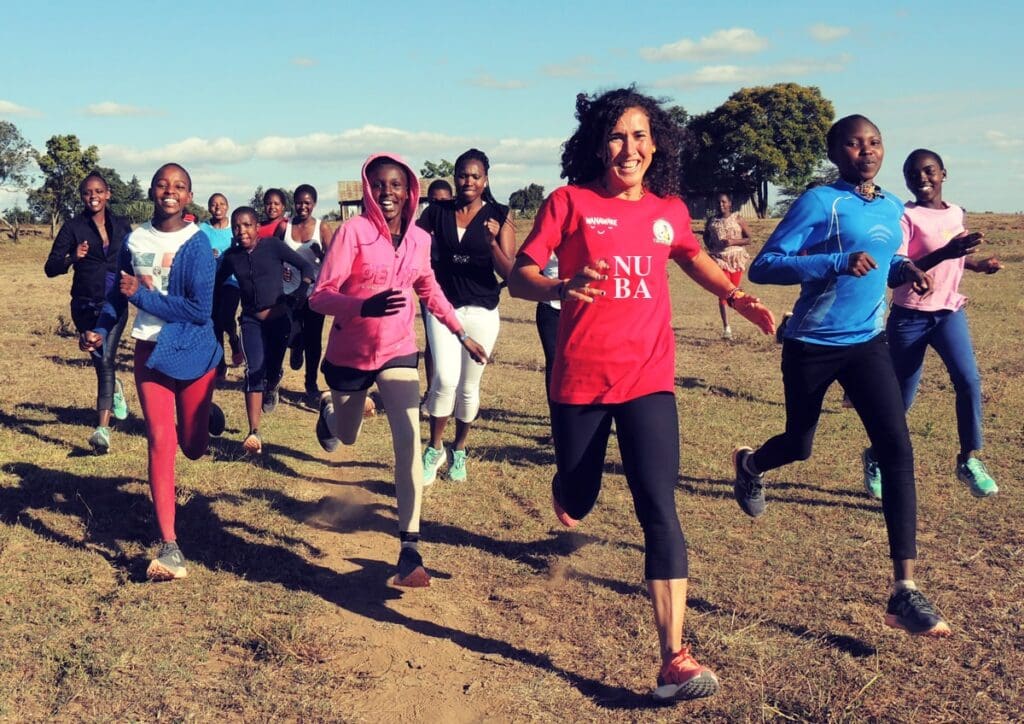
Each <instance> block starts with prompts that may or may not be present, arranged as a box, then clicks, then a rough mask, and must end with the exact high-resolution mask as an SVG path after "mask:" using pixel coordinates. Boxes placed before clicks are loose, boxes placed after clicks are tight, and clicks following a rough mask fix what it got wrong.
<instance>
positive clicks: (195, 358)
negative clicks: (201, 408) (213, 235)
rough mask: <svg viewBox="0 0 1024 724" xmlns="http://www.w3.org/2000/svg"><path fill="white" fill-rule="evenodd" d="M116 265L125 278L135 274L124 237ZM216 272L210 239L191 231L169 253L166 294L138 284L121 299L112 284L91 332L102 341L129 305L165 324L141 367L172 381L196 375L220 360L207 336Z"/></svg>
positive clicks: (216, 346) (217, 349) (219, 351)
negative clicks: (147, 358)
mask: <svg viewBox="0 0 1024 724" xmlns="http://www.w3.org/2000/svg"><path fill="white" fill-rule="evenodd" d="M118 266H119V268H120V269H121V270H122V271H124V272H125V273H127V274H134V273H135V269H134V267H133V266H132V254H131V237H130V236H129V238H128V240H127V241H126V243H125V244H124V245H123V246H122V247H121V258H120V262H119V265H118ZM216 271H217V263H216V260H215V259H214V256H213V249H212V248H211V247H210V240H209V239H208V238H207V236H206V234H204V233H203V232H202V231H199V232H196V233H195V234H193V235H192V236H191V237H190V238H189V239H188V240H187V241H186V242H185V243H184V244H182V245H181V247H180V248H179V249H178V252H177V253H176V254H175V255H174V262H173V263H172V264H171V273H170V277H169V279H168V280H167V294H161V293H160V292H158V291H156V290H155V289H146V288H145V287H141V286H140V287H139V289H138V291H137V292H135V294H133V295H132V296H130V297H126V296H125V295H123V294H121V292H120V289H119V288H118V284H116V283H115V284H114V288H113V289H112V290H111V291H110V294H108V295H107V300H106V303H105V304H104V305H103V312H102V313H101V314H100V318H99V320H98V321H97V322H96V329H95V331H96V332H98V333H99V334H100V336H102V337H103V340H104V342H106V339H107V333H108V332H109V331H110V329H111V327H113V325H114V322H115V321H116V320H117V319H118V316H119V314H120V313H122V312H123V311H124V310H125V307H126V306H127V304H128V302H131V303H132V304H134V305H135V306H136V307H138V308H139V309H142V310H145V311H147V312H149V313H150V314H153V315H155V316H157V317H159V318H160V319H162V320H164V322H165V324H164V326H163V328H162V329H161V330H160V334H159V336H158V337H157V338H156V348H155V349H154V350H153V354H151V355H150V357H149V361H148V362H147V363H146V366H147V367H149V368H150V369H153V370H156V371H157V372H162V373H163V374H165V375H167V376H168V377H171V378H173V379H176V380H194V379H197V378H199V377H202V376H203V375H205V374H206V373H207V372H209V371H210V370H211V369H213V368H214V367H216V366H217V363H219V362H220V360H221V358H222V357H223V356H224V351H223V349H222V348H221V346H220V345H219V344H217V339H216V337H215V336H214V334H213V320H212V319H211V317H210V313H211V311H212V309H213V281H214V276H215V274H216Z"/></svg>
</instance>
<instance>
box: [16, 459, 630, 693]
mask: <svg viewBox="0 0 1024 724" xmlns="http://www.w3.org/2000/svg"><path fill="white" fill-rule="evenodd" d="M2 469H3V471H4V472H5V473H7V474H10V475H14V476H17V477H18V479H19V485H18V486H16V487H14V486H6V487H0V520H2V521H4V522H5V523H9V524H18V525H22V526H24V527H26V528H28V529H29V530H32V531H33V532H34V533H36V534H37V535H39V536H40V537H42V538H45V539H47V540H50V541H53V542H56V543H59V544H60V545H64V546H67V547H70V548H77V549H80V550H88V551H94V552H97V553H99V554H100V555H101V556H102V557H103V558H105V559H106V560H107V561H109V562H110V563H111V564H112V565H114V566H117V567H118V568H120V569H122V570H124V571H126V572H127V574H128V577H129V578H130V579H132V580H135V581H139V580H142V579H143V577H144V570H145V565H146V563H147V562H146V561H145V560H141V561H140V560H139V559H138V558H135V557H131V556H129V555H128V554H126V553H125V550H124V545H125V543H126V542H129V541H137V540H149V539H150V538H151V535H152V533H151V531H152V530H153V525H152V515H151V512H152V505H151V504H150V501H149V498H148V496H146V495H144V494H142V493H133V492H128V491H125V490H124V489H123V487H124V486H125V485H126V484H129V483H134V482H136V481H135V480H133V479H131V478H127V477H98V476H88V477H85V476H79V475H75V474H73V473H68V472H64V471H60V470H51V469H47V468H43V467H40V466H37V465H33V464H30V463H9V464H7V465H4V466H3V468H2ZM250 492H253V493H255V492H257V491H250ZM259 493H260V496H261V497H263V498H264V499H269V500H271V501H272V502H274V499H275V498H276V499H277V500H276V503H274V504H275V505H276V506H277V507H278V508H279V509H281V510H284V511H286V514H290V513H295V512H298V511H301V506H299V505H296V501H291V500H290V499H289V498H288V496H286V495H283V494H282V493H280V492H278V491H274V490H263V491H259ZM224 500H231V501H234V502H237V503H244V500H242V499H240V498H238V496H213V497H211V496H205V495H202V494H199V493H195V492H193V494H192V495H191V496H190V497H189V499H188V501H187V502H186V503H185V504H184V505H180V506H179V508H178V514H177V521H178V525H177V528H178V531H179V540H180V541H181V544H182V548H183V552H184V553H185V555H186V557H187V558H189V559H191V560H193V561H196V562H197V563H201V564H202V565H203V566H205V567H206V568H208V569H211V570H220V571H225V572H228V573H232V574H235V575H238V576H240V577H244V578H245V579H246V580H248V581H255V582H269V583H276V584H278V585H281V586H283V587H285V588H287V589H290V590H295V591H302V592H308V593H312V594H314V595H316V596H319V597H321V598H322V599H323V600H325V601H327V602H329V603H331V604H334V605H336V606H338V607H339V608H342V609H345V610H347V611H350V612H352V613H354V614H356V615H358V616H362V617H363V618H366V619H367V620H370V621H376V622H381V623H392V624H396V625H399V626H403V627H405V628H407V629H408V630H410V631H414V632H416V633H419V634H421V635H424V636H430V637H432V638H437V639H443V640H449V641H453V642H455V643H456V644H458V645H460V646H462V647H464V648H466V649H468V650H470V651H474V652H476V653H479V654H495V655H498V656H502V657H504V658H507V659H509V660H511V661H516V662H519V663H522V664H526V665H528V666H533V667H536V668H539V669H543V670H545V671H549V672H552V673H555V674H557V675H559V676H561V677H563V678H564V679H566V680H567V681H569V682H571V683H572V684H573V685H574V686H576V687H577V688H578V689H579V690H580V692H582V693H583V694H584V695H585V696H588V697H590V698H592V699H593V700H594V701H595V702H596V703H597V704H598V705H600V706H604V707H608V708H613V709H635V708H640V707H646V706H649V700H648V699H647V698H646V697H644V696H641V695H639V694H637V693H635V692H633V691H630V690H628V689H625V688H623V687H615V686H609V685H607V684H604V683H602V682H600V681H596V680H594V679H591V678H588V677H586V676H583V675H581V674H578V673H576V672H574V671H569V670H566V669H563V668H561V667H559V666H557V665H555V664H554V663H553V662H552V661H551V659H550V658H549V657H548V656H546V655H544V654H539V653H536V652H534V651H530V650H529V649H525V648H522V647H519V646H515V645H513V644H511V643H509V642H507V641H502V640H499V639H494V638H491V637H488V636H483V635H479V634H475V633H472V632H468V631H462V630H459V629H456V628H452V627H450V626H445V625H443V624H441V623H438V622H435V621H427V620H423V619H417V618H413V617H411V616H407V615H404V614H401V613H399V612H397V611H394V610H392V609H391V608H390V607H388V605H387V603H388V601H391V600H394V599H396V598H399V597H401V596H402V595H404V594H403V593H402V592H401V591H399V590H397V589H395V588H392V587H391V586H389V585H388V580H389V578H390V576H391V575H392V574H393V573H394V569H393V566H392V564H390V563H385V562H383V561H378V560H370V559H365V558H350V559H347V560H348V562H349V563H351V564H353V565H355V566H356V567H357V569H356V570H354V571H351V572H348V573H342V574H339V573H337V572H336V571H334V570H332V569H331V568H327V567H325V566H321V565H318V564H316V563H311V562H310V561H308V560H306V559H305V558H303V557H302V556H301V555H299V554H298V553H296V552H295V551H294V550H290V549H288V548H286V547H283V546H282V545H281V544H282V543H285V544H288V545H290V547H291V548H297V547H303V548H305V549H307V550H308V551H310V552H312V553H313V555H314V556H318V555H322V554H321V553H320V551H319V550H318V549H316V548H314V547H312V546H309V545H308V544H306V543H304V542H303V541H296V540H295V539H291V538H283V537H280V536H273V535H272V534H268V532H266V531H262V530H259V529H254V528H253V527H252V526H249V525H247V524H245V523H240V522H237V521H225V520H223V519H222V518H220V517H219V516H218V515H217V514H216V513H214V511H213V505H214V503H217V502H222V501H224ZM385 507H387V508H390V506H379V507H375V508H372V509H371V511H372V512H371V515H372V517H374V518H380V519H381V521H383V520H385V519H384V516H383V515H382V514H381V511H382V509H383V508H385ZM35 509H48V510H51V511H53V512H57V513H61V514H63V515H67V516H71V517H75V518H78V519H80V520H81V521H82V522H83V523H84V527H85V529H86V534H85V537H84V540H82V539H79V538H77V537H72V536H69V535H66V534H64V533H62V532H60V531H57V530H54V529H53V528H51V527H49V526H48V525H47V524H46V523H44V522H42V521H41V520H38V519H37V518H36V517H35V516H34V515H33V510H35ZM96 511H100V515H96ZM386 520H387V524H388V525H387V527H388V529H391V530H393V528H394V521H393V519H386ZM381 521H378V522H377V523H371V525H375V526H383V522H381ZM365 524H366V521H365V519H364V520H363V523H362V525H361V526H360V527H361V528H365ZM442 528H447V527H446V526H442ZM239 530H241V531H245V532H246V533H247V534H248V535H249V536H251V537H268V536H269V537H271V538H273V539H275V544H267V543H263V542H253V541H252V540H246V539H244V538H242V537H241V536H240V535H237V534H235V532H234V531H239ZM447 530H448V535H449V536H451V537H454V538H456V539H458V538H460V537H461V535H462V532H461V531H458V530H457V529H454V528H448V529H447ZM568 535H569V534H562V535H556V536H554V537H553V538H552V539H550V540H549V541H548V548H547V549H548V550H551V551H560V550H568V549H571V547H572V545H573V544H571V543H569V542H567V541H566V538H567V536H568ZM475 538H476V536H472V537H471V538H470V539H475ZM489 540H490V541H491V544H492V545H497V544H498V542H497V541H493V539H489ZM529 547H532V546H529ZM527 548H528V545H527V544H522V545H521V546H520V547H519V549H518V550H520V551H523V552H525V551H526V550H527ZM535 554H536V551H534V552H533V554H531V555H535ZM444 575H445V574H444V573H443V572H442V574H441V576H440V577H444ZM158 585H170V584H158ZM178 585H187V583H183V584H178Z"/></svg>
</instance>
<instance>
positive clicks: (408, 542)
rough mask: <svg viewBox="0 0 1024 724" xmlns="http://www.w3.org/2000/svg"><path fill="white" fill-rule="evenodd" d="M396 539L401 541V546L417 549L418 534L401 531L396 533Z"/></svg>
mask: <svg viewBox="0 0 1024 724" xmlns="http://www.w3.org/2000/svg"><path fill="white" fill-rule="evenodd" d="M398 540H400V541H401V542H402V546H401V547H402V548H412V549H413V550H417V549H418V545H417V544H418V543H419V542H420V534H419V533H410V532H408V531H401V532H400V533H399V534H398Z"/></svg>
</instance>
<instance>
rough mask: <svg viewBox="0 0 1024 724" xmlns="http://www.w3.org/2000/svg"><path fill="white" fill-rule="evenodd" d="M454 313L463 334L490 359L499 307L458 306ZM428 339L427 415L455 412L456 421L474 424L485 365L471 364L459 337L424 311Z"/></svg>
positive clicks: (496, 333)
mask: <svg viewBox="0 0 1024 724" xmlns="http://www.w3.org/2000/svg"><path fill="white" fill-rule="evenodd" d="M455 313H456V314H457V315H458V317H459V321H460V322H461V323H462V328H463V329H464V330H465V331H466V334H468V335H469V336H470V337H472V338H473V339H475V340H476V341H477V342H479V343H480V344H481V345H482V346H483V348H484V350H485V351H486V352H487V355H488V356H490V354H491V352H492V351H493V350H494V343H495V342H496V341H497V340H498V329H499V328H500V327H501V317H500V316H499V315H498V308H497V307H495V308H494V309H485V308H484V307H458V308H456V310H455ZM427 336H428V337H429V338H430V352H431V354H433V355H434V377H433V378H432V379H431V380H430V395H428V396H427V412H428V413H429V414H430V415H431V416H432V417H451V416H452V414H453V413H454V415H455V419H456V420H460V421H462V422H473V420H475V419H476V416H477V413H478V412H480V378H481V377H483V374H484V365H482V364H477V363H476V362H474V361H473V358H472V357H470V356H469V352H467V351H466V350H465V349H464V348H463V346H462V343H461V342H459V338H458V337H456V336H455V335H454V334H452V333H451V331H450V330H449V329H448V328H447V327H446V326H444V324H442V323H441V322H440V321H438V319H437V318H436V317H434V315H432V314H431V313H430V312H427Z"/></svg>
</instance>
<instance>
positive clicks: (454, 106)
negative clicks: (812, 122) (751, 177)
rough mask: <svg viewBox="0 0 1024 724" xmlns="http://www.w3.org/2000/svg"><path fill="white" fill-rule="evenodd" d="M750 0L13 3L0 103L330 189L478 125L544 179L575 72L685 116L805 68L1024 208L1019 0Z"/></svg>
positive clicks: (128, 148)
mask: <svg viewBox="0 0 1024 724" xmlns="http://www.w3.org/2000/svg"><path fill="white" fill-rule="evenodd" d="M743 5H745V4H736V5H735V6H728V7H727V6H720V5H718V4H717V3H700V4H696V3H685V2H677V3H669V2H649V3H642V2H638V3H624V2H621V0H620V2H614V3H612V2H589V3H588V2H580V3H574V4H571V5H570V4H569V3H557V2H534V1H533V0H521V1H520V2H518V3H508V4H501V5H498V4H491V3H481V2H477V3H468V2H458V1H456V2H445V3H434V4H431V3H422V2H419V3H411V2H402V1H395V2H391V3H348V2H345V3H336V2H330V3H327V2H324V3H320V2H304V3H288V2H280V1H279V2H274V3H261V2H247V3H241V2H232V1H225V2H221V3H217V4H210V3H206V2H190V1H187V0H186V1H183V2H177V3H170V4H166V5H164V4H157V5H149V4H148V3H145V4H143V3H137V2H132V3H123V2H105V3H100V4H97V5H89V6H86V5H81V4H80V3H70V2H63V1H61V2H52V3H48V4H47V6H46V12H45V18H44V16H43V14H42V13H41V12H40V6H36V5H34V3H26V2H21V3H17V4H14V5H13V7H9V8H7V9H6V10H5V18H4V23H3V25H2V26H0V47H2V48H3V49H4V56H5V58H6V63H5V65H6V66H7V68H6V69H5V72H4V80H3V83H2V84H0V118H4V119H6V120H9V121H12V122H13V123H15V124H16V125H17V126H18V127H19V129H20V130H21V131H22V133H23V135H25V137H26V138H27V139H28V140H29V141H30V142H31V143H33V145H35V146H36V147H37V148H42V147H43V146H44V144H45V142H46V139H48V138H49V137H50V136H52V135H54V134H64V133H74V134H76V135H77V136H78V137H79V138H80V139H81V141H82V143H83V144H84V145H90V144H95V145H96V146H98V147H99V149H100V155H101V156H100V160H101V164H102V165H104V166H112V167H114V168H116V169H117V170H118V172H119V173H120V174H121V175H122V177H124V178H125V180H127V179H129V178H130V177H131V176H132V174H137V175H138V176H139V177H140V178H141V179H143V180H144V181H146V180H148V178H149V176H150V175H151V174H152V172H153V171H154V170H155V169H156V167H157V166H159V165H160V164H161V163H163V162H165V161H172V160H173V161H179V162H181V163H183V164H184V165H185V166H186V167H187V168H188V169H189V170H190V171H191V172H192V175H193V178H194V181H195V194H196V199H197V201H199V202H200V203H203V202H204V201H205V199H206V197H207V196H209V194H210V193H212V192H214V191H222V192H224V193H226V194H227V196H228V198H229V200H230V202H231V204H232V206H234V205H238V204H241V203H244V202H245V201H247V200H248V198H249V197H250V196H251V193H252V190H253V189H254V188H255V187H256V186H257V185H262V186H264V187H269V186H284V187H288V188H294V187H295V186H296V185H297V184H299V183H304V182H305V183H312V184H313V185H315V186H316V187H317V188H318V189H319V191H320V208H321V209H322V210H327V209H334V208H336V206H335V201H336V193H335V182H336V181H337V180H339V179H351V178H357V177H358V173H359V168H360V166H361V164H362V161H363V159H365V157H366V156H367V155H368V154H369V153H371V152H376V151H390V152H396V153H400V154H402V155H404V156H405V157H406V158H407V159H408V160H409V161H410V162H411V163H412V164H413V165H415V166H416V167H417V168H419V167H420V166H421V165H422V162H423V161H425V160H437V159H439V158H442V157H443V158H447V159H449V160H454V158H455V157H456V156H457V155H458V154H459V153H460V152H461V151H463V150H465V149H466V148H468V147H470V146H476V147H479V148H481V149H483V150H484V151H485V152H487V153H488V155H489V156H490V158H491V164H492V166H491V174H490V176H491V184H492V186H493V187H494V189H495V192H496V194H497V195H498V196H499V198H501V197H505V196H507V195H508V194H509V193H510V192H511V191H513V190H515V189H517V188H520V187H522V186H524V185H526V184H527V183H530V182H536V183H540V184H542V185H543V186H544V187H545V188H546V189H547V190H548V191H550V190H552V189H553V188H554V187H556V186H557V185H558V183H559V179H558V157H559V146H560V144H561V143H562V141H564V140H565V138H566V137H567V135H568V134H569V133H571V131H572V129H573V127H574V119H573V115H572V114H573V108H574V100H575V95H576V93H578V92H580V91H587V92H591V91H595V90H601V89H607V88H612V87H617V86H621V85H625V84H627V83H630V82H636V83H637V84H638V85H639V86H640V88H641V89H642V90H645V91H648V92H651V93H653V94H655V95H660V96H666V97H668V98H669V99H670V100H671V102H672V103H675V104H679V105H682V106H683V107H685V108H686V109H687V110H688V111H689V112H690V113H691V114H695V113H701V112H704V111H707V110H710V109H712V108H714V107H716V106H718V105H719V104H721V103H722V102H723V101H724V100H726V98H727V97H728V96H729V95H730V94H731V93H733V92H734V91H736V90H738V89H739V88H741V87H745V86H753V85H768V84H771V83H776V82H796V83H801V84H804V85H813V86H817V87H819V88H820V89H821V91H822V93H823V94H824V95H825V97H827V98H829V99H830V100H832V102H833V103H834V104H835V107H836V112H837V114H838V115H846V114H849V113H863V114H864V115H867V116H869V117H870V118H872V119H873V120H874V121H875V122H876V123H877V124H878V126H879V127H880V128H881V130H882V134H883V138H884V140H885V144H886V151H887V156H886V161H885V164H884V167H883V170H882V173H881V174H880V176H879V180H880V182H881V183H882V184H883V185H885V186H889V187H891V188H892V189H894V190H896V191H897V193H898V194H899V195H902V196H906V195H907V191H906V189H905V188H904V186H903V182H902V178H901V176H900V172H899V169H900V166H901V165H902V162H903V159H904V158H905V157H906V154H907V153H908V152H909V151H911V150H912V149H913V148H916V147H918V146H924V147H928V148H932V149H933V150H936V151H938V152H939V153H941V154H942V155H943V157H944V159H945V161H946V167H947V169H948V171H949V180H948V181H947V183H946V187H945V194H944V196H945V198H946V199H947V200H949V201H954V202H957V203H960V204H961V205H963V206H965V207H966V208H968V209H971V210H975V211H982V210H992V211H1020V210H1024V200H1022V198H1021V195H1020V190H1021V188H1022V187H1024V184H1022V181H1024V124H1022V122H1021V119H1022V118H1024V93H1022V85H1024V81H1022V80H1021V70H1022V68H1024V51H1022V47H1021V46H1022V43H1021V40H1020V36H1019V30H1018V28H1019V26H1020V24H1021V21H1022V20H1024V10H1022V9H1021V7H1022V6H1021V5H1020V4H1018V3H1010V2H1006V3H997V2H993V3H963V2H947V1H946V0H937V1H936V2H931V3H928V4H927V5H925V4H922V3H913V4H906V5H898V4H889V3H877V4H873V5H870V6H861V7H859V8H858V6H855V5H844V6H840V5H837V4H834V3H833V4H827V5H826V4H823V3H787V2H778V3H761V4H759V5H760V7H753V6H752V4H751V6H747V7H743ZM725 10H728V12H725ZM13 200H14V199H13V197H11V196H10V195H9V194H0V207H2V206H7V205H9V204H10V203H11V202H12V201H13Z"/></svg>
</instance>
